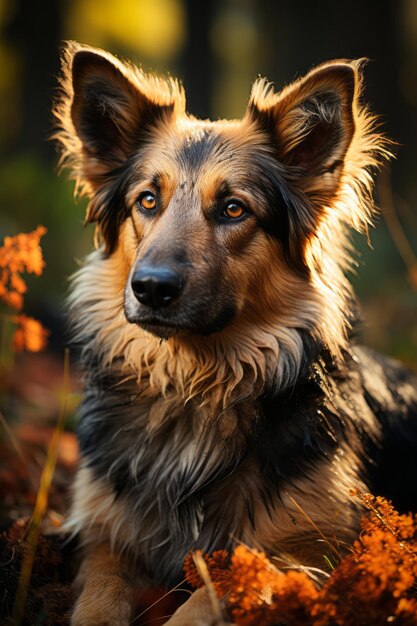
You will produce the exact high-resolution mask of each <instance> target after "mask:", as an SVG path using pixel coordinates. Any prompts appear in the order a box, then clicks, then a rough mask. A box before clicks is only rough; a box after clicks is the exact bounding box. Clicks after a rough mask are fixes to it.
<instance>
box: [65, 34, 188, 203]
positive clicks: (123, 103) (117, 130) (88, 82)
mask: <svg viewBox="0 0 417 626" xmlns="http://www.w3.org/2000/svg"><path fill="white" fill-rule="evenodd" d="M181 98H182V91H181V89H180V88H179V87H178V85H177V84H176V83H175V82H174V81H163V80H159V79H158V78H156V77H149V76H146V75H145V74H143V73H142V72H141V71H140V70H138V69H137V68H136V67H134V66H129V65H127V64H124V63H121V62H120V61H119V60H118V59H116V58H115V57H113V56H112V55H110V54H108V53H106V52H104V51H101V50H96V49H93V48H89V47H87V46H80V45H79V44H76V43H73V42H70V43H69V44H67V46H66V48H65V50H64V53H63V75H62V78H61V94H60V98H59V99H58V101H57V104H56V107H55V111H54V113H55V117H56V119H57V121H58V130H57V132H56V133H55V135H54V138H55V139H57V140H58V141H59V143H60V144H61V147H62V159H61V163H62V164H63V165H69V166H70V168H71V169H72V172H73V176H74V178H76V179H77V181H78V183H79V184H80V185H81V187H82V188H83V190H84V191H86V192H87V194H89V195H91V193H92V192H94V191H95V190H96V189H97V188H98V187H99V186H100V185H101V184H103V182H105V179H106V175H108V174H109V173H111V172H112V171H114V170H116V169H117V168H118V167H120V166H121V165H123V163H125V162H126V160H127V159H128V158H129V156H131V155H132V154H134V153H135V151H136V150H137V149H138V148H139V147H140V145H141V143H142V142H143V141H146V137H147V135H148V134H149V132H150V131H151V130H152V129H153V128H155V127H156V126H157V125H158V124H161V123H168V122H169V120H170V119H171V118H172V116H173V114H174V109H175V108H176V107H177V106H181V103H180V102H179V101H180V100H181Z"/></svg>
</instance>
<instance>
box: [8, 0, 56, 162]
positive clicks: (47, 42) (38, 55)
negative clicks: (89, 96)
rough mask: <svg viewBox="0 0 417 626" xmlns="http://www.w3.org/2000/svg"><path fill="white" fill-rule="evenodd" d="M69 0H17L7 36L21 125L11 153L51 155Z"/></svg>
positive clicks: (47, 156) (45, 156) (10, 147)
mask: <svg viewBox="0 0 417 626" xmlns="http://www.w3.org/2000/svg"><path fill="white" fill-rule="evenodd" d="M65 9H66V0H54V2H46V1H44V2H42V1H39V0H37V1H36V0H16V6H15V9H14V16H13V19H12V20H11V21H10V23H9V24H8V26H7V28H6V33H5V37H6V39H7V42H8V44H9V45H10V46H11V47H12V48H14V50H15V51H16V55H17V56H18V67H19V68H20V75H19V76H17V77H16V80H17V81H18V82H19V85H20V86H21V93H20V115H19V117H20V120H21V126H20V129H19V132H18V135H17V138H16V140H15V141H14V142H13V143H12V145H10V146H9V149H8V152H12V153H13V152H33V153H37V154H41V155H42V157H44V158H51V157H52V155H53V146H52V145H51V144H50V143H49V142H48V141H47V138H48V136H49V135H50V133H51V105H52V98H53V90H54V88H55V87H56V75H57V73H58V71H59V54H58V51H59V46H60V43H61V37H62V35H61V33H62V23H63V19H64V15H65Z"/></svg>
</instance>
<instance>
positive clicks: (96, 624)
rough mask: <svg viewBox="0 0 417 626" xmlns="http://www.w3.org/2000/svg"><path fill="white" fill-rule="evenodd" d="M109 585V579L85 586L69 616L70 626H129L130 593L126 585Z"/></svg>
mask: <svg viewBox="0 0 417 626" xmlns="http://www.w3.org/2000/svg"><path fill="white" fill-rule="evenodd" d="M117 582H119V585H117V584H116V585H113V586H112V585H110V584H109V579H106V580H105V581H103V583H105V584H103V586H100V585H98V584H95V585H94V586H93V585H86V586H85V587H84V590H83V592H82V593H81V595H80V596H79V598H78V600H77V602H76V604H75V608H74V611H73V613H72V616H71V621H70V624H71V626H129V624H130V620H131V616H132V599H131V591H130V589H129V588H128V586H127V585H123V584H122V585H121V584H120V579H119V580H118V581H117Z"/></svg>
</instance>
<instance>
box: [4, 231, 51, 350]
mask: <svg viewBox="0 0 417 626" xmlns="http://www.w3.org/2000/svg"><path fill="white" fill-rule="evenodd" d="M45 233H46V228H44V226H38V227H37V228H36V229H35V230H34V231H32V232H31V233H19V234H18V235H15V236H14V237H5V238H4V242H3V246H2V247H0V301H2V302H3V303H4V304H5V305H6V307H8V308H9V309H11V310H12V311H15V312H17V313H13V314H7V315H3V321H5V320H6V321H9V322H11V323H12V324H13V325H14V326H15V330H14V333H13V337H12V346H13V350H14V351H15V352H20V351H22V350H28V351H30V352H38V351H39V350H42V349H43V348H44V347H45V344H46V337H47V331H46V330H45V329H44V328H43V327H42V324H41V323H40V322H38V321H37V320H35V319H33V318H31V317H28V316H26V315H24V314H22V313H21V310H22V308H23V304H24V296H25V293H26V292H27V285H26V282H25V280H24V279H23V277H22V274H23V273H25V272H26V273H29V274H35V275H36V276H40V275H41V274H42V272H43V268H44V266H45V262H44V260H43V255H42V249H41V246H40V240H41V237H42V236H43V235H44V234H45Z"/></svg>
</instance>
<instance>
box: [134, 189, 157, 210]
mask: <svg viewBox="0 0 417 626" xmlns="http://www.w3.org/2000/svg"><path fill="white" fill-rule="evenodd" d="M138 204H139V206H140V208H141V209H145V211H151V210H152V209H154V208H155V207H156V198H155V196H154V194H153V193H152V192H151V191H144V192H143V193H142V194H141V195H140V196H139V200H138Z"/></svg>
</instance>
